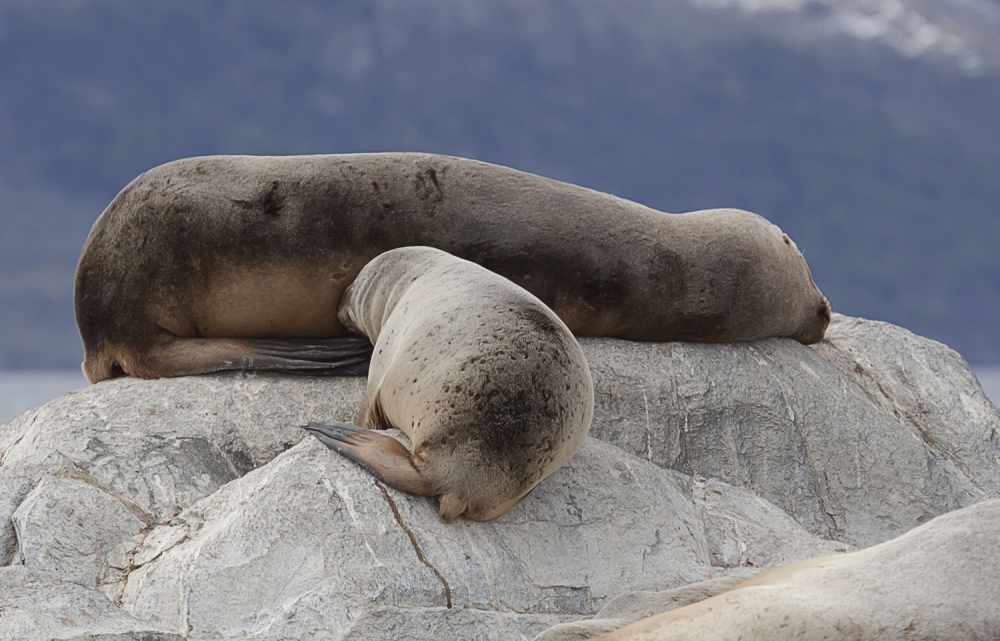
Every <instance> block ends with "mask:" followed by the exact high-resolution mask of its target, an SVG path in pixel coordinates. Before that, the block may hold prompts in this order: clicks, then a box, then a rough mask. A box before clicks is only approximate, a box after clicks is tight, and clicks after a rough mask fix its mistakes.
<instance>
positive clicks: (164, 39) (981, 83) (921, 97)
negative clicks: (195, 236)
mask: <svg viewBox="0 0 1000 641" xmlns="http://www.w3.org/2000/svg"><path fill="white" fill-rule="evenodd" d="M0 60H2V61H3V64H2V65H0V195H2V196H3V198H0V217H2V220H3V228H2V229H0V274H2V277H0V326H2V327H3V329H4V332H3V334H4V336H3V338H2V339H0V341H3V342H0V368H11V367H28V366H31V367H64V366H69V367H76V366H77V364H78V362H79V360H80V355H81V354H80V345H79V339H78V337H77V335H76V330H75V326H74V324H73V320H72V306H71V289H72V273H73V269H74V266H75V261H76V258H77V256H78V255H79V250H80V247H81V246H82V243H83V239H84V237H85V236H86V232H87V230H88V229H89V226H90V224H91V223H92V222H93V220H94V219H95V218H96V217H97V215H98V214H99V213H100V211H101V209H102V208H103V207H104V206H105V205H106V204H107V202H109V201H110V200H111V198H113V197H114V195H115V193H116V192H117V191H118V190H119V189H120V188H121V187H123V186H124V185H125V184H126V183H127V182H128V181H129V180H130V179H131V178H133V177H134V176H136V175H137V174H139V173H140V172H142V171H144V170H145V169H147V168H149V167H151V166H154V165H157V164H160V163H162V162H165V161H168V160H172V159H174V158H178V157H183V156H191V155H198V154H212V153H264V154H293V153H328V152H350V151H378V150H422V151H434V152H443V153H450V154H455V155H462V156H470V157H474V158H479V159H482V160H487V161H491V162H496V163H501V164H505V165H510V166H513V167H517V168H520V169H524V170H528V171H533V172H536V173H540V174H543V175H546V176H550V177H553V178H558V179H562V180H568V181H571V182H575V183H579V184H583V185H586V186H589V187H593V188H596V189H601V190H604V191H609V192H612V193H615V194H617V195H620V196H623V197H626V198H631V199H634V200H638V201H640V202H643V203H645V204H648V205H650V206H653V207H656V208H659V209H663V210H666V211H674V212H680V211H687V210H692V209H699V208H708V207H721V206H734V207H742V208H745V209H750V210H753V211H756V212H758V213H761V214H763V215H765V216H767V217H768V218H770V219H771V220H773V221H774V222H776V223H777V224H779V225H781V226H782V227H783V228H784V229H785V230H786V231H787V232H788V233H789V234H790V235H791V236H792V237H793V238H794V239H795V240H796V241H797V243H798V245H799V246H800V247H801V248H802V249H803V251H804V252H805V254H806V257H807V259H808V260H809V262H810V265H811V266H812V268H813V273H814V276H815V279H816V281H817V283H818V284H819V285H820V287H821V288H822V289H823V290H824V292H826V293H827V295H828V296H829V298H830V299H831V301H832V302H833V305H834V307H835V309H836V310H838V311H842V312H844V313H847V314H852V315H859V316H866V317H871V318H880V319H886V320H890V321H892V322H895V323H898V324H901V325H904V326H906V327H908V328H910V329H912V330H914V331H916V332H918V333H921V334H924V335H927V336H931V337H933V338H936V339H938V340H942V341H944V342H946V343H948V344H949V345H951V346H952V347H955V348H956V349H958V350H959V351H961V352H962V353H963V354H964V355H965V356H966V358H967V359H968V360H970V361H971V362H973V363H977V364H986V363H1000V335H998V332H997V331H996V328H997V322H996V320H995V319H997V318H1000V251H997V248H998V247H1000V117H998V116H997V114H1000V3H998V2H996V0H967V1H966V2H964V3H944V2H933V1H931V0H926V1H923V0H907V1H905V2H900V1H898V0H891V1H889V0H886V1H885V2H860V1H854V0H824V1H822V2H818V1H806V0H781V1H778V0H753V1H752V2H751V1H750V0H696V1H694V0H693V1H692V2H691V3H686V2H682V1H680V0H678V1H675V2H661V1H660V0H641V1H640V0H590V1H583V0H580V1H575V0H545V1H539V2H534V3H529V2H521V1H518V0H494V1H491V2H473V1H468V0H425V1H424V2H412V3H408V2H393V1H390V0H385V1H360V0H358V1H351V2H336V3H327V2H321V1H316V2H307V1H301V0H289V1H286V2H283V3H280V4H279V3H271V2H262V1H260V0H243V1H236V0H228V1H223V0H200V1H193V0H180V1H172V2H151V3H131V2H125V1H124V0H75V1H70V0H47V1H46V2H44V3H35V2H28V1H27V0H0Z"/></svg>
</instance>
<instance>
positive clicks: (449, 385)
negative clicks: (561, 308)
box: [307, 247, 594, 521]
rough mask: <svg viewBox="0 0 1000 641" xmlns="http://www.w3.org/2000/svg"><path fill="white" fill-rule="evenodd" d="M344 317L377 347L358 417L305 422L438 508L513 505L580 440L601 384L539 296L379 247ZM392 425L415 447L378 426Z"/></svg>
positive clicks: (452, 261) (430, 257) (438, 259)
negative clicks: (347, 421) (434, 499)
mask: <svg viewBox="0 0 1000 641" xmlns="http://www.w3.org/2000/svg"><path fill="white" fill-rule="evenodd" d="M338 317H339V318H340V322H341V323H342V324H343V325H344V326H345V327H347V328H349V329H351V330H352V331H354V332H356V333H358V334H362V335H364V336H367V337H368V338H369V339H370V340H371V341H372V342H373V343H374V353H373V355H372V359H371V366H370V369H369V373H368V387H367V388H366V389H365V395H364V398H363V399H362V401H361V409H360V410H359V412H358V416H357V419H356V420H355V423H356V424H357V425H359V426H363V427H364V428H371V429H362V428H360V427H356V426H351V425H346V424H343V423H328V424H310V425H309V426H308V427H307V429H309V430H310V431H312V432H313V433H314V434H315V435H316V436H318V437H319V438H320V440H322V441H323V442H324V443H326V444H327V445H329V446H330V447H332V448H334V449H336V450H337V451H339V452H341V453H343V454H345V455H346V456H348V457H350V458H351V459H353V460H355V461H358V462H359V463H362V464H363V465H364V466H365V467H367V468H368V469H369V470H371V471H372V472H373V473H374V474H375V475H377V476H379V477H380V478H382V479H383V480H384V481H386V482H387V483H389V484H390V485H392V486H394V487H396V488H399V489H401V490H404V491H407V492H413V493H416V494H423V495H427V496H437V497H439V502H440V512H439V513H440V516H441V519H442V520H444V521H451V520H452V519H454V518H455V517H456V516H458V515H459V514H465V515H466V516H467V517H468V518H470V519H474V520H477V521H485V520H488V519H492V518H495V517H497V516H500V515H501V514H504V513H505V512H507V511H508V510H510V509H511V508H512V507H513V506H514V505H515V504H516V503H517V502H518V501H520V500H521V498H522V497H524V495H525V494H527V493H528V492H529V491H530V490H531V488H533V487H534V486H535V485H536V484H537V483H538V482H539V481H540V480H542V479H543V478H545V477H546V476H548V475H549V474H551V473H552V472H554V471H555V470H556V469H558V468H559V467H561V466H562V465H563V464H564V463H566V461H568V460H569V459H570V457H571V456H573V454H574V453H575V452H576V450H577V449H579V447H580V445H581V444H582V443H583V440H584V438H585V437H586V435H587V430H588V429H590V421H591V419H592V418H593V414H594V386H593V383H592V382H591V379H590V370H589V369H588V367H587V361H586V359H585V358H584V356H583V351H582V350H581V349H580V345H579V344H578V343H577V341H576V339H575V338H574V337H573V334H572V333H571V332H570V331H569V328H568V327H566V325H565V324H564V323H563V322H562V321H561V320H560V319H559V317H558V316H556V315H555V314H554V313H553V312H552V311H551V310H550V309H549V308H548V307H546V306H545V305H544V304H543V303H542V302H541V301H540V300H538V299H537V298H536V297H534V296H532V295H531V294H530V293H528V292H527V291H525V290H524V289H522V288H521V287H518V286H517V285H515V284H514V283H512V282H510V281H509V280H507V279H506V278H503V277H502V276H499V275H497V274H494V273H493V272H490V271H488V270H486V269H484V268H482V267H480V266H478V265H476V264H474V263H471V262H469V261H466V260H462V259H460V258H456V257H454V256H451V255H450V254H447V253H445V252H443V251H440V250H437V249H432V248H430V247H406V248H402V249H396V250H392V251H389V252H386V253H385V254H382V255H381V256H378V257H377V258H375V259H374V260H372V261H371V262H370V263H368V264H367V265H366V266H365V267H364V268H363V269H362V270H361V272H360V274H358V277H357V279H356V280H355V281H354V283H353V284H352V285H351V286H350V287H348V288H347V291H346V292H345V293H344V296H343V301H342V302H341V304H340V310H339V311H338ZM390 427H395V428H398V429H400V430H402V431H403V432H405V433H406V434H407V436H409V437H410V440H411V441H412V443H413V452H412V454H411V453H410V452H409V451H408V450H407V449H406V448H405V447H404V446H403V445H402V444H401V443H400V442H399V441H397V440H395V439H393V438H391V437H389V436H386V435H382V434H378V433H376V432H373V431H372V430H373V429H374V430H378V429H386V428H390Z"/></svg>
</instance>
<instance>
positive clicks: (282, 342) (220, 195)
mask: <svg viewBox="0 0 1000 641" xmlns="http://www.w3.org/2000/svg"><path fill="white" fill-rule="evenodd" d="M408 245H430V246H434V247H437V248H438V249H443V250H444V251H447V252H449V253H451V254H454V255H456V256H460V257H462V258H465V259H468V260H471V261H473V262H475V263H478V264H480V265H482V266H484V267H486V268H487V269H489V270H491V271H494V272H497V273H499V274H501V275H503V276H506V277H507V278H509V279H510V280H512V281H513V282H515V283H517V284H518V285H520V286H522V287H524V288H525V289H527V290H528V291H529V292H531V293H532V294H534V295H535V296H537V297H538V298H539V299H541V300H542V302H544V303H545V304H546V305H548V306H549V307H550V308H552V310H553V311H555V313H556V314H558V315H559V317H560V318H562V319H563V321H564V322H565V323H566V324H567V325H568V326H569V328H570V329H571V330H572V331H573V332H574V333H575V334H576V335H577V336H611V337H619V338H627V339H632V340H643V341H670V340H684V341H697V342H727V341H749V340H755V339H758V338H764V337H768V336H790V337H792V338H795V339H796V340H799V341H801V342H803V343H812V342H816V341H818V340H820V339H821V338H822V337H823V333H824V332H825V331H826V326H827V324H828V323H829V318H830V306H829V304H828V303H827V301H826V299H825V298H824V297H823V294H822V293H821V292H820V291H819V289H818V288H817V287H816V285H815V284H814V283H813V279H812V276H811V274H810V272H809V268H808V266H807V265H806V262H805V259H804V258H803V257H802V254H801V253H800V252H799V251H798V249H797V248H796V247H795V244H794V243H792V241H791V240H790V239H789V238H788V237H787V236H785V235H784V234H782V232H781V230H780V229H778V227H776V226H775V225H772V224H771V223H769V222H768V221H767V220H765V219H764V218H761V217H760V216H757V215H755V214H751V213H749V212H745V211H740V210H734V209H721V210H707V211H699V212H692V213H688V214H676V215H672V214H665V213H663V212H659V211H656V210H653V209H650V208H648V207H644V206H643V205H639V204H637V203H634V202H630V201H628V200H623V199H621V198H616V197H614V196H611V195H608V194H603V193H600V192H596V191H593V190H590V189H585V188H583V187H577V186H575V185H570V184H567V183H563V182H559V181H556V180H550V179H547V178H542V177H540V176H535V175H532V174H528V173H524V172H521V171H516V170H514V169H509V168H506V167H500V166H497V165H491V164H487V163H483V162H478V161H475V160H468V159H464V158H453V157H449V156H437V155H431V154H418V153H382V154H347V155H322V156H288V157H257V156H211V157H203V158H188V159H184V160H178V161H175V162H171V163H167V164H165V165H161V166H159V167H156V168H154V169H151V170H149V171H147V172H146V173H144V174H142V175H141V176H139V177H138V178H136V179H135V180H133V181H132V182H131V183H129V185H128V186H126V187H125V188H124V189H123V190H122V192H121V193H120V194H118V196H116V197H115V199H114V200H113V201H112V202H111V204H110V205H109V206H108V208H107V209H106V210H105V211H104V213H103V214H101V216H100V217H99V218H98V219H97V222H95V223H94V227H93V229H92V230H91V232H90V235H89V237H88V238H87V241H86V243H85V244H84V247H83V252H82V254H81V256H80V262H79V265H78V267H77V273H76V287H75V292H74V297H75V310H76V319H77V324H78V326H79V328H80V334H81V336H82V338H83V344H84V349H85V357H84V362H83V370H84V373H85V374H86V376H87V378H88V379H89V380H90V381H91V382H96V381H100V380H103V379H106V378H110V377H112V376H115V375H121V374H130V375H133V376H140V377H144V378H156V377H160V376H179V375H185V374H197V373H202V372H208V371H213V370H219V369H238V368H257V369H270V368H275V369H293V370H302V369H305V370H310V369H312V370H318V371H327V372H340V373H345V372H346V373H351V372H353V373H363V371H364V365H365V362H366V360H367V357H368V354H367V352H366V351H365V350H366V349H367V342H366V341H363V340H352V339H351V338H343V337H345V335H346V333H347V332H346V330H345V329H344V327H343V326H342V325H341V324H340V323H339V322H338V321H337V317H336V313H335V311H336V309H337V306H338V304H339V302H340V297H341V294H342V293H343V291H344V290H345V289H346V288H347V286H348V285H350V284H351V282H352V281H353V280H354V278H355V276H357V274H358V272H359V271H360V270H361V268H362V267H364V265H365V264H366V263H367V262H368V261H370V260H371V259H373V258H374V257H375V256H377V255H379V254H381V253H383V252H385V251H388V250H390V249H394V248H397V247H405V246H408ZM291 338H298V339H302V340H301V341H300V342H299V343H296V342H295V341H291V340H286V339H291ZM260 339H266V340H263V341H262V340H260Z"/></svg>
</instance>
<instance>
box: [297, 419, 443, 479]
mask: <svg viewBox="0 0 1000 641" xmlns="http://www.w3.org/2000/svg"><path fill="white" fill-rule="evenodd" d="M304 427H305V429H306V430H308V431H309V432H310V433H312V435H313V436H315V437H316V438H318V439H319V440H320V442H322V443H323V444H324V445H326V446H327V447H329V448H330V449H333V450H336V451H338V452H340V453H341V454H343V455H344V456H346V457H347V458H349V459H351V460H352V461H354V462H356V463H358V464H360V465H361V466H362V467H364V468H365V469H367V470H368V471H369V472H371V473H372V474H374V475H375V476H377V477H379V478H380V479H382V480H383V481H385V482H386V483H388V484H389V485H391V486H392V487H394V488H396V489H397V490H402V491H404V492H412V493H413V494H423V495H424V496H435V495H436V494H437V492H434V491H433V490H432V489H431V487H430V485H429V484H428V483H427V481H426V480H425V479H424V477H423V475H422V474H421V472H420V469H419V468H418V467H417V460H418V459H415V458H414V456H413V455H412V454H410V451H409V450H407V449H406V447H405V446H404V445H403V444H402V443H400V442H399V441H397V440H396V439H394V438H392V437H391V436H386V435H384V434H378V433H376V432H373V431H372V430H369V429H365V428H363V427H358V426H356V425H348V424H347V423H309V424H308V425H306V426H304Z"/></svg>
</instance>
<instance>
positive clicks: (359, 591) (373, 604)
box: [123, 439, 710, 639]
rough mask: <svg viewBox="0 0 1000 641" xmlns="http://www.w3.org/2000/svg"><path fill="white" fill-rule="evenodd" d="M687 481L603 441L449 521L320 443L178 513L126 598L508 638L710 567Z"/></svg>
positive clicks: (305, 626) (271, 632)
mask: <svg viewBox="0 0 1000 641" xmlns="http://www.w3.org/2000/svg"><path fill="white" fill-rule="evenodd" d="M673 476H674V475H673V474H671V473H669V472H666V471H664V470H661V469H659V468H657V467H656V466H653V465H651V464H649V463H647V462H645V461H641V460H639V459H636V458H634V457H631V456H628V455H626V454H624V453H622V452H620V451H619V450H617V449H616V448H613V447H611V446H609V445H606V444H603V443H600V442H597V441H594V440H592V439H591V440H588V441H587V443H586V444H585V445H584V446H583V448H581V450H580V452H579V453H578V454H577V456H575V457H574V458H573V459H572V461H570V463H569V464H568V465H567V466H565V467H564V468H562V469H561V470H559V471H558V472H556V473H555V474H553V475H552V476H551V477H549V478H547V479H545V480H544V481H543V482H542V483H541V484H540V485H539V486H538V487H537V488H536V489H535V491H533V492H532V493H531V494H529V495H528V497H527V498H525V499H524V500H523V501H522V502H521V503H520V504H518V505H517V506H516V507H515V508H514V509H513V510H511V512H509V513H508V514H506V515H504V516H502V517H500V518H498V519H496V520H494V521H490V522H487V523H476V522H472V521H468V520H465V519H461V520H460V521H458V522H455V523H452V524H444V523H442V522H441V521H440V520H439V519H438V517H437V510H436V507H435V505H434V501H433V500H431V499H429V498H427V497H417V496H411V495H408V494H404V493H401V492H397V491H396V490H393V489H391V488H386V487H384V486H383V485H382V484H381V483H379V482H377V481H376V479H375V478H374V477H372V476H371V475H369V474H367V473H366V472H364V471H363V470H361V469H359V468H358V467H357V466H356V465H354V464H353V463H351V462H350V461H348V460H347V459H345V458H343V457H340V456H338V455H336V454H335V453H334V452H332V451H330V450H328V449H327V448H326V447H325V446H323V445H321V444H320V443H319V442H318V441H317V442H314V441H309V442H306V443H302V444H300V445H298V446H296V447H295V448H293V449H292V450H290V451H288V452H286V453H285V454H282V455H281V456H279V457H278V458H277V459H275V460H274V461H272V462H271V463H270V464H269V465H267V466H265V467H263V468H261V469H259V470H257V471H255V472H253V473H251V474H248V475H246V476H245V477H243V478H242V479H240V480H238V481H235V482H233V483H230V484H228V485H227V486H225V487H224V488H222V489H221V490H219V491H218V492H216V493H215V494H214V495H213V496H211V497H209V498H207V499H205V500H203V501H200V502H199V503H196V504H195V505H194V506H192V507H191V508H190V509H189V510H187V511H185V512H183V513H182V514H180V515H179V516H178V517H177V518H176V519H174V521H173V522H172V523H171V524H170V526H169V527H170V528H172V529H175V530H180V531H183V532H184V536H183V538H182V537H180V536H177V537H173V538H174V539H175V540H180V541H181V542H180V543H178V544H175V545H174V546H173V547H171V548H169V549H160V547H161V546H160V545H159V544H157V549H156V553H155V554H154V555H152V556H153V558H154V560H153V561H151V562H149V563H147V564H145V565H141V566H139V567H138V568H137V569H135V570H134V571H133V572H132V573H131V574H130V576H129V580H128V585H127V587H126V589H125V592H124V596H123V605H124V606H125V607H126V608H127V609H128V610H129V611H130V612H132V613H133V614H135V615H136V616H138V617H139V618H141V619H144V620H148V621H152V622H155V623H157V624H158V625H163V626H166V627H167V628H168V629H171V630H188V631H189V632H190V634H192V635H194V636H205V637H213V636H222V637H224V638H229V637H239V636H241V635H247V636H249V635H256V634H266V636H268V637H270V638H273V637H277V638H283V637H292V638H299V637H301V636H303V635H306V634H307V633H308V632H309V631H314V630H323V631H324V632H325V633H326V634H328V635H329V638H334V639H339V638H353V636H352V635H354V634H358V633H357V631H358V630H366V629H369V628H371V629H372V630H375V629H380V628H379V626H382V625H389V624H386V623H384V621H385V620H391V621H395V620H397V619H399V620H406V621H410V622H412V623H411V624H408V625H412V626H413V627H412V628H409V627H406V628H404V629H405V630H406V632H405V634H404V633H402V632H400V628H398V627H397V628H394V629H396V634H397V636H400V637H410V636H411V632H412V634H413V635H414V638H417V637H418V636H419V635H418V632H419V631H420V630H422V629H424V628H427V627H430V628H433V627H434V625H435V624H434V623H433V622H434V621H436V620H438V618H440V617H442V616H447V617H449V618H451V617H455V616H457V614H456V613H457V612H464V614H463V615H462V616H463V617H467V616H469V611H476V612H481V613H488V614H477V615H476V616H477V617H479V619H477V620H480V619H481V620H482V621H490V622H493V623H490V625H493V626H496V625H499V623H498V621H499V620H502V621H503V622H504V623H503V626H501V628H500V630H501V632H498V631H494V632H493V633H491V634H499V635H500V636H499V637H496V638H513V639H516V638H519V637H518V635H529V634H533V633H535V632H537V631H539V630H540V629H542V628H543V627H545V626H546V625H551V624H552V623H553V622H558V620H560V619H565V618H566V616H565V615H568V614H575V615H578V616H579V615H584V614H592V613H594V612H596V611H597V609H598V608H599V607H600V606H601V605H602V604H603V603H604V602H606V601H608V600H609V599H611V598H612V597H614V596H616V595H617V594H620V593H622V592H625V591H632V590H636V589H642V588H644V587H647V588H648V587H653V586H676V585H684V584H686V583H690V582H692V581H697V580H699V579H701V578H704V577H705V576H707V575H708V572H709V570H710V566H709V559H708V546H707V542H706V540H705V536H704V532H703V531H702V529H701V527H700V524H699V523H698V521H697V520H696V518H695V516H694V512H693V508H692V503H691V501H690V500H689V498H688V497H687V496H685V494H684V493H683V492H682V490H681V488H680V487H679V484H678V483H677V481H676V480H675V479H674V478H673ZM147 538H149V537H147ZM166 538H168V537H167V536H166V535H165V534H162V535H159V537H158V540H160V541H162V540H164V539H166ZM144 547H145V546H144ZM143 554H144V549H140V550H139V552H138V553H137V555H136V559H138V558H139V557H140V556H141V555H143ZM261 577H268V579H267V581H261V580H260V578H261ZM220 604H224V607H220ZM449 606H450V608H451V610H452V612H447V610H448V609H449ZM498 617H499V618H498ZM379 621H383V623H379ZM393 625H395V624H393ZM372 626H375V627H372ZM503 629H509V630H510V634H508V633H504V632H502V630H503ZM349 632H350V634H349ZM372 634H374V632H373V633H372ZM419 634H424V633H423V632H419ZM376 637H377V635H376ZM358 638H365V637H364V635H361V636H359V637H358ZM419 638H423V637H419ZM428 638H430V637H428ZM439 638H440V637H439Z"/></svg>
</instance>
